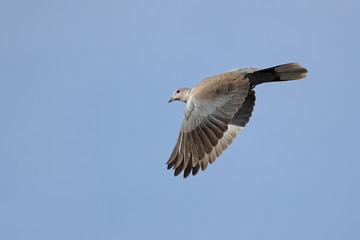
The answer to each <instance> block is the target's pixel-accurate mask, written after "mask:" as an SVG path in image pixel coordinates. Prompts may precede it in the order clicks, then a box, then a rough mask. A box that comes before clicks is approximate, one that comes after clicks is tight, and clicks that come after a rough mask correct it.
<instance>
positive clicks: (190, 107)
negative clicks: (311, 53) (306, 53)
mask: <svg viewBox="0 0 360 240" xmlns="http://www.w3.org/2000/svg"><path fill="white" fill-rule="evenodd" d="M306 73H307V70H306V69H305V68H303V67H301V66H300V65H299V64H297V63H289V64H284V65H280V66H276V67H273V68H268V69H263V70H258V69H255V68H243V69H234V70H231V71H228V72H224V73H221V74H218V75H215V76H212V77H209V78H206V79H204V80H202V81H201V82H200V83H199V84H198V85H196V86H195V87H194V88H193V89H191V90H188V89H187V90H186V92H185V91H183V92H182V90H181V89H180V91H179V90H177V91H175V93H174V96H173V98H172V99H175V100H181V101H186V102H187V104H186V108H185V116H184V120H183V123H182V125H181V129H180V133H179V135H178V138H177V141H176V144H175V147H174V150H173V152H172V154H171V156H170V158H169V160H168V162H167V165H168V166H167V168H168V169H171V168H173V169H174V170H175V172H174V175H175V176H177V175H179V174H180V173H181V172H183V171H184V177H185V178H186V177H187V176H188V175H189V174H190V173H192V174H193V175H196V174H197V173H198V171H199V169H200V168H201V169H202V170H205V169H206V168H207V166H208V164H209V163H210V164H212V163H213V162H214V161H215V159H216V158H217V157H219V156H220V155H221V154H222V152H223V151H224V150H225V149H226V148H227V147H228V146H229V145H230V144H231V143H232V142H233V139H234V138H235V137H236V136H237V134H238V132H239V131H241V130H242V129H243V128H244V127H245V125H246V124H247V123H248V122H249V119H250V117H251V114H252V111H253V109H254V105H255V91H253V90H252V88H254V87H255V86H256V85H258V84H261V83H264V82H273V81H287V80H295V79H300V78H304V77H305V76H306ZM177 96H179V98H177ZM184 99H185V100H184ZM171 101H172V100H171Z"/></svg>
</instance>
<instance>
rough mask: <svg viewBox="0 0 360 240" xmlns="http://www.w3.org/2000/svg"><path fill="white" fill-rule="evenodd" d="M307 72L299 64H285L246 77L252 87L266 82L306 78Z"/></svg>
mask: <svg viewBox="0 0 360 240" xmlns="http://www.w3.org/2000/svg"><path fill="white" fill-rule="evenodd" d="M307 72H308V71H307V70H306V68H304V67H302V66H301V65H300V64H299V63H287V64H283V65H279V66H276V67H272V68H266V69H261V70H258V71H255V72H253V73H249V74H248V75H247V76H248V77H249V80H250V85H251V86H252V87H254V86H256V85H258V84H261V83H266V82H279V81H289V80H296V79H301V78H305V77H306V73H307Z"/></svg>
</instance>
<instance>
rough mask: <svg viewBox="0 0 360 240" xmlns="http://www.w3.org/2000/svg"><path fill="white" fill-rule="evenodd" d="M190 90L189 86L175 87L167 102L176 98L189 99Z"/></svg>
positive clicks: (184, 100)
mask: <svg viewBox="0 0 360 240" xmlns="http://www.w3.org/2000/svg"><path fill="white" fill-rule="evenodd" d="M190 92H191V88H178V89H176V90H175V92H174V94H173V96H172V98H171V99H170V100H169V103H170V102H172V101H176V100H178V101H182V102H187V100H188V99H189V95H190Z"/></svg>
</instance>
